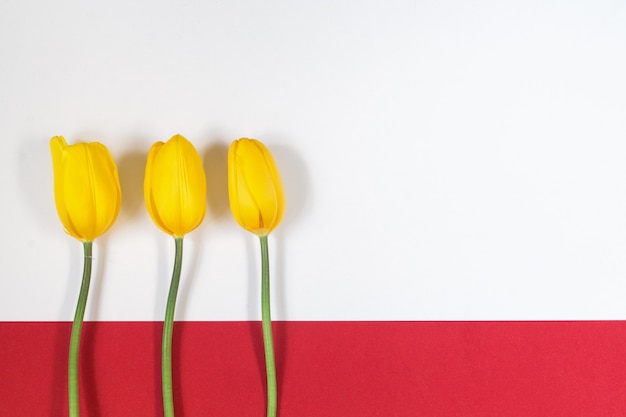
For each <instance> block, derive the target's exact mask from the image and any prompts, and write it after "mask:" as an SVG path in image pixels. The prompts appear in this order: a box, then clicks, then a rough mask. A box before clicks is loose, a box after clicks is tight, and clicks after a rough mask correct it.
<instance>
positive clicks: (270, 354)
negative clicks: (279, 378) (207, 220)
mask: <svg viewBox="0 0 626 417" xmlns="http://www.w3.org/2000/svg"><path fill="white" fill-rule="evenodd" d="M260 240H261V322H262V326H263V345H264V347H265V373H266V375H267V417H276V391H277V390H276V364H275V362H274V339H273V337H272V316H271V312H270V261H269V255H268V249H267V236H261V237H260Z"/></svg>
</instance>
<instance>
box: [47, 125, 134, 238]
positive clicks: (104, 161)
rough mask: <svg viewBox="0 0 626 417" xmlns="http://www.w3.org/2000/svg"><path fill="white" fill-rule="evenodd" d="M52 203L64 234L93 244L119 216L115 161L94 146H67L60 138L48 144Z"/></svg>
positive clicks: (81, 144)
mask: <svg viewBox="0 0 626 417" xmlns="http://www.w3.org/2000/svg"><path fill="white" fill-rule="evenodd" d="M50 150H51V153H52V167H53V169H54V199H55V202H56V208H57V212H58V214H59V218H60V219H61V223H63V226H64V227H65V231H66V232H67V233H68V234H69V235H70V236H72V237H74V238H76V239H78V240H80V241H83V242H90V241H93V240H94V239H95V238H97V237H98V236H100V235H102V234H103V233H105V232H106V231H107V230H109V229H110V228H111V226H112V225H113V223H114V222H115V219H116V218H117V215H118V214H119V212H120V204H121V201H122V193H121V189H120V181H119V178H118V174H117V167H116V166H115V161H113V158H112V157H111V154H110V153H109V151H108V149H107V148H106V147H105V146H104V145H102V144H101V143H98V142H91V143H77V144H75V145H68V144H67V143H66V142H65V139H64V138H63V137H62V136H55V137H53V138H52V139H51V140H50Z"/></svg>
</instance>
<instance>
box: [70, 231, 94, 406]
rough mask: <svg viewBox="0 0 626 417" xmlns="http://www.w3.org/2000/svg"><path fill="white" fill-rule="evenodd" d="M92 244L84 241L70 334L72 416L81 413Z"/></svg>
mask: <svg viewBox="0 0 626 417" xmlns="http://www.w3.org/2000/svg"><path fill="white" fill-rule="evenodd" d="M92 245H93V242H83V251H84V253H85V260H84V266H83V279H82V282H81V284H80V293H79V295H78V303H77V305H76V312H75V313H74V322H73V323H72V334H71V336H70V354H69V360H68V369H67V393H68V400H69V411H70V417H78V416H79V415H80V406H79V401H78V399H79V395H78V352H79V350H80V334H81V332H82V328H83V318H84V317H85V306H86V305H87V295H88V294H89V282H90V281H91V263H92V256H91V249H92Z"/></svg>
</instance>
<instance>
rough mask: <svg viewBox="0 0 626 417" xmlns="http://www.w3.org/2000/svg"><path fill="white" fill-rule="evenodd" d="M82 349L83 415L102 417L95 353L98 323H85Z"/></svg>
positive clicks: (80, 361) (80, 386)
mask: <svg viewBox="0 0 626 417" xmlns="http://www.w3.org/2000/svg"><path fill="white" fill-rule="evenodd" d="M80 344H81V349H80V351H79V358H78V361H79V363H80V366H79V374H78V386H79V396H80V397H81V399H82V400H83V401H84V404H83V401H81V403H80V409H81V415H83V414H84V415H85V416H86V417H100V415H101V412H100V408H101V404H100V401H99V398H100V397H99V395H98V375H97V372H96V368H97V367H96V365H95V363H96V361H98V360H99V358H97V357H96V354H95V353H94V352H95V351H96V350H97V349H96V346H97V345H98V326H97V324H96V323H85V324H84V325H83V330H82V334H81V343H80Z"/></svg>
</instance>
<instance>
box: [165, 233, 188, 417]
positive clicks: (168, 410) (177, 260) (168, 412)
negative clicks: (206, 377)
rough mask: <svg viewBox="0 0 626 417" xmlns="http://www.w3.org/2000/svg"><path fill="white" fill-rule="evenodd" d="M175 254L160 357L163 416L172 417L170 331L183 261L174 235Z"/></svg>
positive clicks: (181, 241) (180, 241)
mask: <svg viewBox="0 0 626 417" xmlns="http://www.w3.org/2000/svg"><path fill="white" fill-rule="evenodd" d="M174 242H175V244H176V255H175V257H174V272H173V273H172V282H171V284H170V291H169V295H168V296H167V307H166V309H165V321H164V323H163V345H162V357H161V374H162V384H163V412H164V414H165V417H174V396H173V394H172V332H173V330H174V309H175V308H176V295H177V294H178V283H179V282H180V270H181V267H182V263H183V238H182V237H175V238H174Z"/></svg>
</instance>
